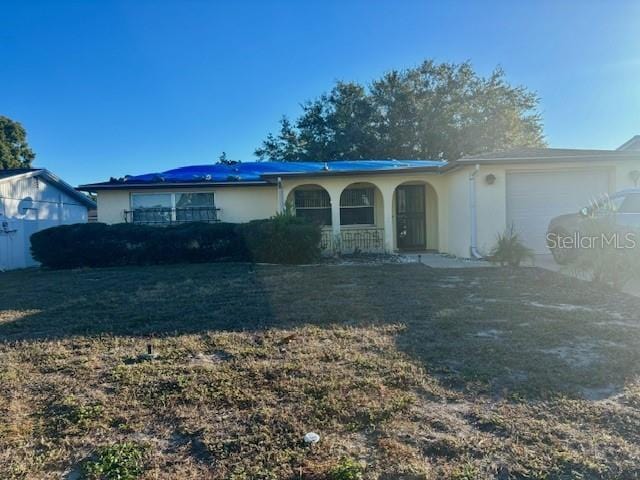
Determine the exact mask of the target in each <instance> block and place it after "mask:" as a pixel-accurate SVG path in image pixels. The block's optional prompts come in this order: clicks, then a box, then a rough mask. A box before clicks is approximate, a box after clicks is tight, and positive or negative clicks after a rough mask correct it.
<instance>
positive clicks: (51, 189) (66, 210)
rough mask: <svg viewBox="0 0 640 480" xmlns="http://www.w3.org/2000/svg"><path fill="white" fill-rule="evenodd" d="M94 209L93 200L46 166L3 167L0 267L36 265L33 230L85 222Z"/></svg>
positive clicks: (1, 179) (0, 209)
mask: <svg viewBox="0 0 640 480" xmlns="http://www.w3.org/2000/svg"><path fill="white" fill-rule="evenodd" d="M95 208H96V204H95V202H94V201H93V200H91V199H90V198H89V197H87V196H86V195H84V194H83V193H81V192H79V191H77V190H76V189H74V188H73V187H72V186H71V185H69V184H68V183H66V182H63V181H62V180H61V179H60V178H58V177H57V176H56V175H54V174H53V173H51V172H49V171H48V170H45V169H43V168H21V169H10V170H0V269H2V270H9V269H13V268H24V267H29V266H33V265H36V262H35V261H34V260H33V258H31V253H30V242H29V238H30V237H31V235H32V234H33V233H35V232H37V231H39V230H43V229H45V228H49V227H53V226H56V225H62V224H70V223H83V222H86V221H87V216H88V211H89V210H90V209H95Z"/></svg>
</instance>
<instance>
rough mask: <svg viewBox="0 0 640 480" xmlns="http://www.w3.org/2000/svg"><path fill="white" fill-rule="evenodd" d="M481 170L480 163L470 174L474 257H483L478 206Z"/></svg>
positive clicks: (472, 253) (470, 207)
mask: <svg viewBox="0 0 640 480" xmlns="http://www.w3.org/2000/svg"><path fill="white" fill-rule="evenodd" d="M479 170H480V165H476V167H475V168H474V170H473V172H471V175H469V212H470V213H471V256H472V257H473V258H477V259H481V258H483V257H482V255H481V254H480V252H478V213H477V206H476V175H477V174H478V171H479Z"/></svg>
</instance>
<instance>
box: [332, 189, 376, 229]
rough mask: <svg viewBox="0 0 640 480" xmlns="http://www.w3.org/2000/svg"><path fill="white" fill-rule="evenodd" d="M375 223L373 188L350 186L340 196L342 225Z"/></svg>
mask: <svg viewBox="0 0 640 480" xmlns="http://www.w3.org/2000/svg"><path fill="white" fill-rule="evenodd" d="M373 224H375V193H374V190H373V188H348V189H346V190H345V191H344V192H342V195H341V196H340V225H373Z"/></svg>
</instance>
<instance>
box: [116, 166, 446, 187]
mask: <svg viewBox="0 0 640 480" xmlns="http://www.w3.org/2000/svg"><path fill="white" fill-rule="evenodd" d="M444 165H446V162H440V161H435V160H358V161H335V162H326V163H325V162H247V163H236V164H233V165H192V166H189V167H180V168H175V169H173V170H167V171H166V172H160V173H148V174H145V175H135V176H127V177H125V182H126V183H157V182H234V181H236V182H257V181H260V180H264V177H265V176H274V175H279V174H281V175H283V176H285V175H295V174H313V173H329V172H332V173H349V172H379V171H391V170H403V169H412V168H426V167H432V168H437V167H442V166H444Z"/></svg>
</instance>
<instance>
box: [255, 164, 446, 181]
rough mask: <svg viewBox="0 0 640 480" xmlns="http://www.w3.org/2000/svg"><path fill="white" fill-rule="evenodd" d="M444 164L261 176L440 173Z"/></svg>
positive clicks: (270, 177)
mask: <svg viewBox="0 0 640 480" xmlns="http://www.w3.org/2000/svg"><path fill="white" fill-rule="evenodd" d="M444 169H445V166H444V165H443V166H432V167H406V168H393V169H386V170H349V171H344V172H341V171H335V170H334V171H332V170H328V171H317V172H282V173H277V172H274V173H268V174H264V175H263V178H269V179H275V178H305V177H314V178H318V177H347V176H353V175H367V176H368V175H394V174H398V173H403V174H407V173H440V172H442V171H444Z"/></svg>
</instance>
